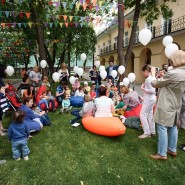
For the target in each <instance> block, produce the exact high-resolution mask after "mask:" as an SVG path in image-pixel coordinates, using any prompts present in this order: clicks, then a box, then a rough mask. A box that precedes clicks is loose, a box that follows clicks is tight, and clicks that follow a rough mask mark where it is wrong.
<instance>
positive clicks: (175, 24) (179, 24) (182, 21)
mask: <svg viewBox="0 0 185 185" xmlns="http://www.w3.org/2000/svg"><path fill="white" fill-rule="evenodd" d="M150 29H151V31H152V38H153V39H154V38H157V37H161V36H164V35H168V34H170V33H173V32H177V31H180V30H183V29H185V15H184V16H182V17H179V18H177V19H174V20H169V21H166V22H165V23H164V24H163V25H160V26H152V27H151V28H150ZM123 43H124V44H123V48H125V47H127V46H128V43H129V42H128V38H127V39H125V40H123ZM138 43H139V32H137V33H136V36H135V39H134V44H138ZM115 50H117V43H116V42H115V43H114V44H112V45H109V46H106V47H105V48H104V49H101V53H100V55H104V54H107V53H110V52H113V51H115Z"/></svg>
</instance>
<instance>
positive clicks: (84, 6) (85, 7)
mask: <svg viewBox="0 0 185 185" xmlns="http://www.w3.org/2000/svg"><path fill="white" fill-rule="evenodd" d="M83 9H84V11H85V10H86V9H87V4H86V3H84V4H83Z"/></svg>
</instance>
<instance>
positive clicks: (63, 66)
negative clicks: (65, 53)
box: [58, 63, 69, 83]
mask: <svg viewBox="0 0 185 185" xmlns="http://www.w3.org/2000/svg"><path fill="white" fill-rule="evenodd" d="M58 73H59V74H60V81H64V82H66V83H68V78H69V72H68V69H67V67H66V64H65V63H62V64H61V66H60V70H59V71H58Z"/></svg>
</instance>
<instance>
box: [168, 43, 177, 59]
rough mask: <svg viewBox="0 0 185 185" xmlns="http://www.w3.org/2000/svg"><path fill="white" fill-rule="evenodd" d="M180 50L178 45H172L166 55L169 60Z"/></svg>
mask: <svg viewBox="0 0 185 185" xmlns="http://www.w3.org/2000/svg"><path fill="white" fill-rule="evenodd" d="M178 50H179V47H178V46H177V44H174V43H172V44H169V45H167V46H166V48H165V54H166V56H167V57H168V58H169V57H170V56H171V55H172V54H173V53H175V52H176V51H178Z"/></svg>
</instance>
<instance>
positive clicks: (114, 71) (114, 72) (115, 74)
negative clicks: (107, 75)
mask: <svg viewBox="0 0 185 185" xmlns="http://www.w3.org/2000/svg"><path fill="white" fill-rule="evenodd" d="M117 75H118V72H117V71H116V70H112V72H111V76H112V77H113V78H116V76H117Z"/></svg>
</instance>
